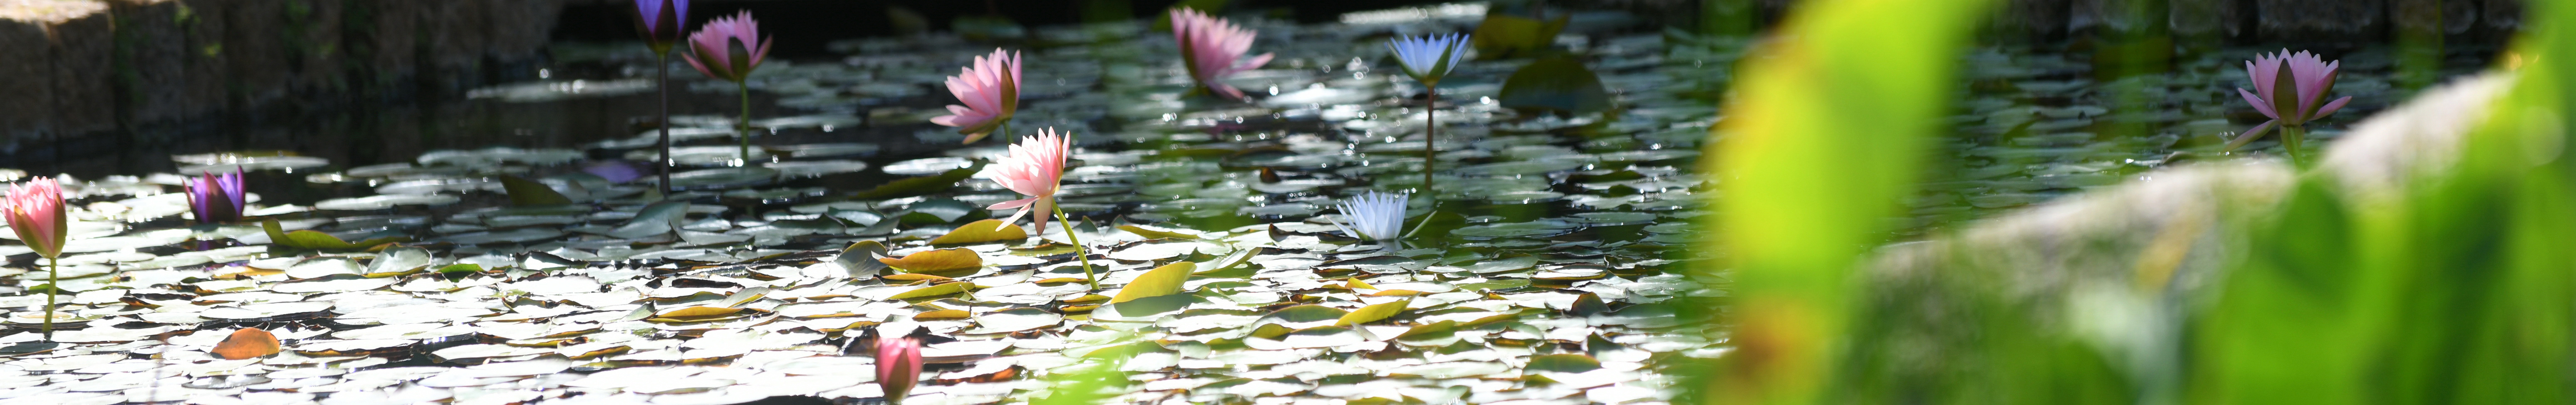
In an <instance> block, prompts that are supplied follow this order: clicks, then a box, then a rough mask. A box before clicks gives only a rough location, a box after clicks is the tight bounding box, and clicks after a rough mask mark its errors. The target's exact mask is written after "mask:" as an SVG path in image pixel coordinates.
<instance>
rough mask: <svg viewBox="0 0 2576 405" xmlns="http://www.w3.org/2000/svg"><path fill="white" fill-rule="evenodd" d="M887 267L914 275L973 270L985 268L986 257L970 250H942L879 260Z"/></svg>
mask: <svg viewBox="0 0 2576 405" xmlns="http://www.w3.org/2000/svg"><path fill="white" fill-rule="evenodd" d="M877 261H879V262H885V264H886V265H887V266H893V267H894V268H898V269H903V271H908V272H914V273H928V272H939V271H948V270H963V269H972V268H977V267H983V266H984V256H983V255H979V254H976V253H975V251H974V250H968V249H941V250H932V251H926V252H920V253H914V254H909V255H904V256H903V258H900V259H897V258H891V257H888V258H878V259H877Z"/></svg>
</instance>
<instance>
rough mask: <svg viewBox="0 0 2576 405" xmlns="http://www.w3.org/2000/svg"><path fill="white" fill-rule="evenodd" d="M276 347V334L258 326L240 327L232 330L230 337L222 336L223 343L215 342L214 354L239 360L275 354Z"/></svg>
mask: <svg viewBox="0 0 2576 405" xmlns="http://www.w3.org/2000/svg"><path fill="white" fill-rule="evenodd" d="M278 349H279V347H278V346H277V335H273V334H269V333H268V331H264V330H259V328H242V329H240V330H235V331H233V336H232V337H227V338H224V342H223V343H217V344H215V355H216V356H223V358H224V360H241V359H247V358H252V357H259V356H266V355H271V354H277V351H278Z"/></svg>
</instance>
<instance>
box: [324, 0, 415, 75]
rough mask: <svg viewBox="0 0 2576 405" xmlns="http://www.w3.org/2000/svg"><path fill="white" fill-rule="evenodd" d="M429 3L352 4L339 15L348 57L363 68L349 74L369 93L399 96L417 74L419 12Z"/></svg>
mask: <svg viewBox="0 0 2576 405" xmlns="http://www.w3.org/2000/svg"><path fill="white" fill-rule="evenodd" d="M428 3H430V2H424V1H415V0H354V1H350V2H348V3H346V4H347V5H348V8H347V9H345V10H344V11H343V13H344V14H343V17H342V18H344V19H346V20H347V21H349V24H347V29H348V30H347V31H346V32H344V33H343V34H344V35H345V38H346V39H345V42H343V43H344V44H346V45H347V48H348V51H347V52H348V57H350V58H354V59H356V60H357V62H358V63H359V64H360V65H361V66H364V67H365V68H364V69H362V70H360V71H357V72H351V73H352V74H354V75H356V76H357V78H356V80H357V81H358V82H359V83H362V84H365V87H366V89H367V91H368V92H371V93H400V92H402V91H404V90H407V88H408V87H409V86H407V84H408V83H409V82H410V81H411V79H412V78H413V77H414V74H416V73H417V72H419V66H420V59H419V55H420V51H419V42H420V25H421V21H422V19H423V17H422V16H421V12H422V10H424V9H425V8H426V5H427V4H428Z"/></svg>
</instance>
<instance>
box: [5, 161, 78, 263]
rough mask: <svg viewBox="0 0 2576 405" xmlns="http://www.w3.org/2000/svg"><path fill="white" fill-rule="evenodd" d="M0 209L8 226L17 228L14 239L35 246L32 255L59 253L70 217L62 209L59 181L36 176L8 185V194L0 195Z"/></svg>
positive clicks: (61, 192)
mask: <svg viewBox="0 0 2576 405" xmlns="http://www.w3.org/2000/svg"><path fill="white" fill-rule="evenodd" d="M0 203H6V204H7V205H6V206H0V213H5V214H6V215H7V216H8V219H9V230H12V231H17V233H18V240H20V241H25V242H27V247H28V248H30V249H35V250H36V255H38V256H44V257H45V258H48V259H51V258H57V257H62V255H63V244H64V243H65V242H68V241H69V240H70V237H71V217H70V216H69V215H68V214H66V213H65V212H64V211H63V185H62V183H60V182H56V181H54V179H51V178H44V177H37V178H35V179H32V180H27V182H26V183H21V184H16V185H11V186H9V195H8V196H7V198H5V199H0Z"/></svg>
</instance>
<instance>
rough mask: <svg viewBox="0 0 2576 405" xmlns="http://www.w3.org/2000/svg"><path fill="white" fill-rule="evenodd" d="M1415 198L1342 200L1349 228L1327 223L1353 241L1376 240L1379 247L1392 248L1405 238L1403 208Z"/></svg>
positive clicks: (1371, 195)
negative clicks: (1385, 245) (1401, 237)
mask: <svg viewBox="0 0 2576 405" xmlns="http://www.w3.org/2000/svg"><path fill="white" fill-rule="evenodd" d="M1412 197H1413V196H1412V195H1410V194H1394V193H1381V192H1375V191H1370V192H1366V193H1361V194H1360V195H1359V196H1355V197H1351V198H1350V199H1346V200H1342V203H1341V204H1339V207H1340V208H1341V209H1342V218H1344V219H1348V220H1350V224H1349V225H1343V224H1342V223H1341V222H1340V221H1332V220H1329V219H1327V220H1326V221H1328V222H1332V223H1333V227H1336V228H1341V229H1342V233H1345V234H1349V235H1351V237H1353V238H1360V239H1370V240H1376V241H1378V243H1384V244H1387V245H1388V246H1393V245H1394V244H1395V239H1396V238H1397V237H1399V236H1402V235H1401V233H1402V232H1403V231H1404V204H1405V202H1406V201H1407V200H1410V199H1412Z"/></svg>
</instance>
